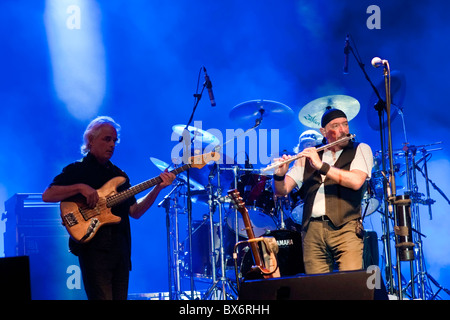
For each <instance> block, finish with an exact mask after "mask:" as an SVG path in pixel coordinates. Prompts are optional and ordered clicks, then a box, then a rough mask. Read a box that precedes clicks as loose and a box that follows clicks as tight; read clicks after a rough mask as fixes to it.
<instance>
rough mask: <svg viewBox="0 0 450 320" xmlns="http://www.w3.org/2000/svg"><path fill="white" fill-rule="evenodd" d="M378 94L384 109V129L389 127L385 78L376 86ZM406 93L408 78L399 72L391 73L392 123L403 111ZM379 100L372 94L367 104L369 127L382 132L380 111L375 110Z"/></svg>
mask: <svg viewBox="0 0 450 320" xmlns="http://www.w3.org/2000/svg"><path fill="white" fill-rule="evenodd" d="M376 88H377V90H378V93H379V94H380V97H381V99H383V101H382V104H381V106H382V108H383V111H384V112H383V124H382V127H383V129H384V128H386V126H387V113H386V103H385V101H386V87H385V81H384V76H383V79H381V80H380V81H379V82H378V84H377V85H376ZM405 91H406V78H405V75H404V74H403V73H402V72H400V71H397V70H393V71H392V72H391V123H392V121H394V120H395V118H396V117H397V115H398V114H399V112H402V111H403V100H404V99H405ZM378 101H379V99H378V96H377V95H376V94H375V92H373V93H372V95H371V97H370V99H369V103H368V104H367V120H368V122H369V126H370V127H371V128H372V129H374V130H380V117H379V114H378V110H377V109H376V108H375V105H377V103H378Z"/></svg>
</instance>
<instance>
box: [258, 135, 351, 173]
mask: <svg viewBox="0 0 450 320" xmlns="http://www.w3.org/2000/svg"><path fill="white" fill-rule="evenodd" d="M354 137H355V135H354V134H350V133H349V134H348V135H347V136H346V137H344V138H341V139H339V140H336V141H335V142H331V143H329V144H326V145H324V146H322V147H319V148H316V150H317V152H319V151H322V150H325V149H328V148H331V147H333V146H335V145H337V144H340V143H342V142H345V141H348V140H351V139H353V138H354ZM301 157H304V156H303V154H301V153H299V154H297V155H296V156H293V157H292V158H290V159H286V160H284V161H280V162H275V163H273V164H271V165H269V166H267V167H265V168H264V169H262V170H261V172H266V171H269V170H272V169H275V168H278V167H279V166H281V165H283V164H286V163H291V162H292V161H294V160H297V159H300V158H301Z"/></svg>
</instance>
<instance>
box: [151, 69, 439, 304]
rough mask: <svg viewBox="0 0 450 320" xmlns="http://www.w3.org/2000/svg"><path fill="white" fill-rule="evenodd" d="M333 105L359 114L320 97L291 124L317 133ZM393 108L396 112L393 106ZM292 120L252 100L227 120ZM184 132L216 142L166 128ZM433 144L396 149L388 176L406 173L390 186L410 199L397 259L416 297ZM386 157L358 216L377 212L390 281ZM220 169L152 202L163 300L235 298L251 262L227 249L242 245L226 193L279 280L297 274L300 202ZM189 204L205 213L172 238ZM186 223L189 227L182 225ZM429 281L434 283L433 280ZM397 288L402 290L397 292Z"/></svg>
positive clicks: (345, 99)
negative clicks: (264, 242)
mask: <svg viewBox="0 0 450 320" xmlns="http://www.w3.org/2000/svg"><path fill="white" fill-rule="evenodd" d="M402 79H403V78H402V77H401V75H400V74H398V75H396V78H395V79H394V86H393V87H394V90H395V91H394V92H395V93H397V92H399V94H398V95H397V94H396V95H394V97H395V98H397V99H398V100H395V103H396V105H397V106H400V105H401V103H402V96H403V95H404V88H402V83H400V84H398V83H397V82H398V81H400V82H401V81H403V80H402ZM397 85H398V86H397ZM399 95H400V97H399ZM334 107H335V108H339V109H341V110H342V111H344V112H345V113H346V115H347V116H348V119H349V121H350V120H351V119H353V118H354V117H355V116H356V115H357V114H358V112H359V110H360V104H359V102H358V101H357V100H356V99H354V98H352V97H349V96H345V95H334V96H326V97H322V98H319V99H316V100H313V101H311V102H310V103H308V104H307V105H305V106H304V107H303V108H302V109H301V110H300V112H299V113H298V119H299V121H300V122H301V123H302V124H303V125H305V126H307V127H309V128H319V127H320V119H321V116H322V115H323V113H324V112H325V111H326V110H327V109H330V108H334ZM370 108H372V106H370ZM397 109H398V110H400V107H398V108H397ZM370 113H371V111H368V114H370ZM293 115H294V112H293V110H292V109H291V108H290V107H288V106H286V105H284V104H282V103H278V102H275V101H269V100H253V101H246V102H243V103H241V104H239V105H237V106H235V107H234V108H233V109H232V110H231V112H230V114H229V117H230V118H231V119H232V120H233V121H235V122H236V123H237V124H238V125H239V126H242V127H251V129H254V128H256V127H258V126H259V125H261V124H263V125H264V126H265V127H269V128H280V127H283V126H285V125H286V124H288V123H289V122H290V121H292V119H294V117H293ZM253 123H255V126H253V127H252V124H253ZM370 123H371V127H372V128H373V129H374V130H380V131H381V130H383V128H384V127H383V126H382V125H381V126H377V124H376V122H375V121H373V120H370ZM380 123H381V122H380ZM372 124H373V125H372ZM186 128H188V131H189V132H190V133H191V136H190V138H191V142H195V141H197V140H198V141H201V142H200V143H205V142H206V143H215V142H217V138H216V137H214V136H213V135H211V134H210V133H208V132H206V131H203V130H202V129H200V128H196V127H191V126H184V125H177V126H174V127H173V130H174V131H175V132H178V133H179V134H182V132H183V130H186ZM434 145H435V144H430V145H424V146H417V147H415V146H411V145H409V144H408V145H406V146H405V147H404V148H402V149H399V150H394V153H393V155H394V156H395V158H396V159H397V163H396V164H395V169H396V171H395V173H394V174H395V175H398V176H404V175H406V178H407V179H406V184H407V185H406V186H405V187H398V188H397V190H402V189H403V190H404V193H405V195H407V197H409V198H410V199H411V200H412V205H411V209H412V210H411V229H412V230H413V231H414V232H413V235H412V238H410V239H409V240H408V241H409V242H412V243H413V244H415V251H414V252H413V253H412V255H409V257H407V258H405V259H404V260H403V261H406V260H409V261H412V260H416V261H417V267H416V271H417V274H418V276H417V277H414V279H412V280H411V283H410V284H409V287H410V288H414V287H415V283H417V287H418V289H419V290H420V291H422V295H423V296H424V295H425V290H427V288H426V284H425V279H424V277H425V275H426V272H425V271H424V267H423V266H424V261H423V253H422V244H421V237H422V236H423V234H422V233H421V231H420V225H419V210H418V204H426V205H427V206H428V207H429V210H430V215H431V204H432V203H433V200H431V199H430V197H429V195H430V194H429V188H428V184H429V183H430V179H429V178H428V173H427V169H426V165H427V162H428V160H429V155H430V152H432V151H435V150H439V148H437V149H436V148H434V149H431V147H434ZM382 147H383V146H382ZM383 148H384V147H383ZM419 154H421V155H422V157H421V158H420V159H419V160H418V161H416V156H417V155H419ZM386 158H387V156H386V154H385V152H381V151H380V152H375V153H374V168H373V171H372V178H371V180H370V181H369V183H368V184H367V190H366V192H365V196H364V198H363V199H362V216H363V219H364V217H368V216H370V215H373V214H374V213H376V212H379V213H380V217H381V222H382V226H383V236H382V237H381V241H383V249H384V251H385V252H384V257H385V263H386V270H387V271H386V272H387V274H386V278H389V277H392V278H393V274H392V270H393V269H394V268H395V267H393V266H392V264H391V263H390V262H389V261H390V259H391V258H390V253H389V252H388V251H389V247H390V242H391V240H392V239H394V238H395V237H396V236H397V234H396V233H395V234H394V233H393V234H391V233H390V231H389V227H388V226H389V225H390V224H394V225H395V226H397V222H396V221H395V219H394V217H393V216H392V214H391V211H389V210H390V209H389V208H388V206H389V203H388V201H387V199H388V198H389V190H387V188H388V185H389V184H388V182H389V179H390V176H389V175H390V174H391V173H389V174H388V173H387V171H386V168H385V162H386ZM151 161H152V163H153V164H154V165H155V166H156V167H157V168H158V169H160V170H161V171H163V170H165V169H167V168H170V167H171V166H172V165H169V164H167V163H165V162H163V161H161V160H159V159H156V158H151ZM402 161H403V162H404V163H402ZM228 163H229V162H226V163H224V164H217V163H212V164H208V165H207V166H206V168H204V169H202V170H195V171H193V170H190V171H188V173H187V175H180V176H178V177H177V180H176V182H175V183H174V185H175V187H174V189H172V191H170V192H169V193H168V194H167V195H166V197H165V198H164V200H163V201H162V202H161V203H160V204H159V205H160V206H163V207H164V208H166V213H167V229H168V230H167V238H168V243H169V246H168V256H169V288H170V290H171V292H170V295H171V299H177V300H179V299H189V298H191V299H194V298H198V296H196V295H195V294H194V292H196V287H197V286H198V284H197V283H198V282H199V281H200V282H202V283H206V284H207V290H205V293H204V294H203V295H200V298H201V299H234V298H236V297H237V296H238V291H237V290H238V289H237V288H238V284H239V282H241V281H245V279H246V274H247V273H248V271H249V270H250V268H251V266H252V263H253V261H252V256H251V252H250V250H249V247H248V246H244V247H242V248H239V251H238V252H235V251H234V248H235V244H236V243H238V242H242V241H243V242H244V243H245V240H246V238H247V234H246V232H245V226H244V223H243V221H242V217H241V216H240V215H239V213H238V212H237V210H236V209H235V208H234V207H233V206H232V204H231V203H230V201H229V199H228V197H227V195H226V192H227V190H229V189H237V190H238V191H239V193H240V195H241V197H242V199H243V201H244V202H245V205H246V208H247V209H248V213H249V217H250V220H251V223H252V226H253V231H254V233H255V235H256V237H260V236H269V237H274V238H275V239H276V242H277V244H278V247H279V252H278V255H277V260H278V265H279V269H280V273H281V276H291V275H296V274H300V273H304V267H303V261H302V260H303V258H302V257H303V255H302V245H301V235H300V228H301V219H302V201H301V199H300V198H299V196H298V190H297V189H294V190H293V191H292V192H291V194H290V195H289V196H288V197H284V198H282V199H280V198H277V197H276V196H275V195H274V190H273V189H272V184H273V181H272V180H273V179H272V176H271V175H270V174H267V172H263V170H261V169H255V168H253V165H252V164H250V163H246V164H245V165H230V164H228ZM419 163H422V165H421V167H419V166H418V164H419ZM421 168H422V169H424V171H422V170H421ZM418 171H420V173H422V174H423V175H424V177H425V179H426V182H427V195H426V196H427V198H426V199H425V200H423V199H422V196H423V195H422V194H420V193H419V192H418V191H417V176H416V172H418ZM433 186H434V185H433ZM186 190H187V191H186ZM441 194H442V192H441ZM444 196H445V195H444ZM192 203H194V204H202V205H205V206H206V207H207V208H208V213H207V214H206V210H205V214H204V215H203V217H202V218H201V219H198V220H192V217H190V218H188V227H187V230H185V231H186V235H185V236H180V234H181V231H180V228H179V226H180V219H179V218H180V216H179V215H180V214H181V215H183V214H185V213H186V212H188V213H189V208H190V209H192ZM383 204H384V206H383ZM217 213H218V215H217ZM189 219H191V220H192V221H189ZM391 229H392V227H391ZM394 229H395V228H394ZM396 243H397V242H396ZM406 256H408V255H406ZM233 267H234V268H233ZM426 276H428V275H426ZM430 278H431V276H430ZM187 279H189V281H190V291H189V290H187V291H186V290H184V289H183V286H184V285H183V284H182V282H183V281H185V280H187ZM387 281H388V283H387V288H388V290H390V289H395V285H394V284H393V282H391V283H389V280H387ZM433 283H435V281H434V280H433ZM397 290H398V289H397ZM402 290H403V291H405V289H402ZM443 290H446V289H443ZM446 291H447V290H446ZM413 296H414V294H413ZM423 296H422V297H423Z"/></svg>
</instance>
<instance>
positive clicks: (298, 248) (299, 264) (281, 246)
mask: <svg viewBox="0 0 450 320" xmlns="http://www.w3.org/2000/svg"><path fill="white" fill-rule="evenodd" d="M265 236H267V237H274V238H275V240H276V241H277V244H278V254H277V262H278V268H279V269H280V275H281V276H282V277H284V276H294V275H297V274H299V273H305V266H304V264H303V250H302V237H301V234H300V233H298V232H295V231H290V230H274V231H270V232H268V233H267V234H266V235H265ZM247 248H248V247H247ZM254 264H255V263H254V261H253V256H252V252H251V250H250V249H247V250H246V252H245V254H244V257H243V258H242V262H241V274H242V275H243V278H244V280H245V277H246V275H247V274H248V273H249V271H251V267H252V266H253V265H254Z"/></svg>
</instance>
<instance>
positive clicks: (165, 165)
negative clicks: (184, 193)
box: [150, 157, 205, 190]
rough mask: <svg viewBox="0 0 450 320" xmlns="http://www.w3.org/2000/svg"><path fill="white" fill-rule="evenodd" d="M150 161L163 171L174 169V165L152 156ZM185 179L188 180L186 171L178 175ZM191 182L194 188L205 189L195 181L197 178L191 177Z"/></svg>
mask: <svg viewBox="0 0 450 320" xmlns="http://www.w3.org/2000/svg"><path fill="white" fill-rule="evenodd" d="M150 161H151V162H152V163H153V164H154V165H155V166H156V167H157V168H158V169H159V170H161V171H165V170H166V169H167V170H169V171H172V170H173V169H174V166H173V165H169V164H168V163H166V162H164V161H162V160H159V159H157V158H154V157H150ZM178 176H179V177H180V178H181V179H182V180H183V181H185V182H187V176H186V174H185V173H180V174H179V175H178ZM189 184H190V185H191V189H192V190H205V188H204V187H203V185H201V184H200V183H198V182H197V181H195V179H192V178H189Z"/></svg>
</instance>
